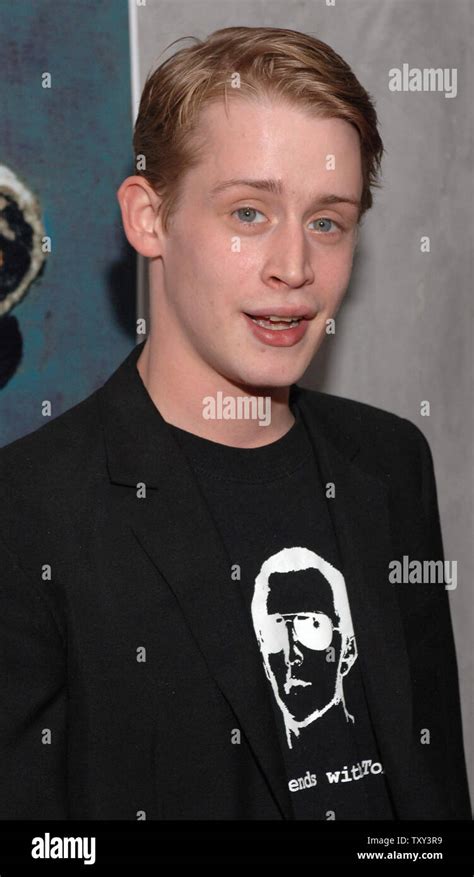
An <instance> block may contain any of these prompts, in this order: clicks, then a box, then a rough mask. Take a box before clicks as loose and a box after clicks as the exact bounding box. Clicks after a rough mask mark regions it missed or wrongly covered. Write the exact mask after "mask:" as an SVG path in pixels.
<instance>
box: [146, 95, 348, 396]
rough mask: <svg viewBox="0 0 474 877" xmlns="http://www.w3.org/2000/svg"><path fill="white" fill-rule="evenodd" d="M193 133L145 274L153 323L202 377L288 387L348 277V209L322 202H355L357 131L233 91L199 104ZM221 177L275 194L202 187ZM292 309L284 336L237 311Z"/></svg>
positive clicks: (321, 334) (305, 362)
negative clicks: (194, 143)
mask: <svg viewBox="0 0 474 877" xmlns="http://www.w3.org/2000/svg"><path fill="white" fill-rule="evenodd" d="M200 133H201V134H204V135H205V138H206V142H207V144H208V147H207V149H206V153H205V157H204V158H203V160H202V161H201V162H200V164H199V165H198V166H197V167H196V168H194V169H192V170H191V171H189V172H188V173H187V174H186V176H185V178H184V185H183V190H182V196H181V200H180V204H179V207H178V209H177V211H176V213H175V214H174V216H173V218H172V221H171V225H170V229H169V235H167V236H165V238H164V245H163V262H162V264H158V262H157V260H155V263H152V272H153V271H162V272H163V273H162V279H161V286H162V288H163V290H164V293H163V294H164V301H163V302H162V305H164V311H162V313H161V320H163V319H164V320H165V321H166V323H165V331H166V332H167V336H168V338H170V337H171V338H172V340H173V343H174V348H173V349H175V350H176V356H177V357H179V356H181V358H182V360H183V362H185V363H186V364H187V365H190V366H193V367H198V368H199V369H200V370H201V371H202V368H204V372H205V373H207V374H208V375H209V377H210V378H211V377H212V378H215V376H216V374H217V375H218V376H222V377H225V378H226V379H227V380H229V381H231V382H232V383H234V384H237V385H239V386H244V387H249V388H258V387H261V388H264V387H268V388H271V387H281V386H289V385H290V384H292V383H294V382H296V381H297V380H298V379H299V378H300V377H301V375H302V374H303V372H304V371H305V369H306V368H307V366H308V365H309V363H310V361H311V359H312V358H313V356H314V354H315V352H316V350H317V349H318V347H319V346H320V344H321V343H322V341H323V339H324V336H325V330H326V320H327V319H328V318H330V317H332V316H334V315H335V313H336V312H337V310H338V307H339V305H340V303H341V301H342V298H343V296H344V293H345V291H346V288H347V285H348V283H349V278H350V273H351V267H352V258H353V251H354V246H355V240H356V231H357V218H358V207H357V206H356V205H354V204H351V203H344V202H337V203H330V204H327V203H326V204H324V203H323V200H322V199H323V198H324V197H327V196H329V195H331V196H333V195H336V196H339V197H341V198H352V199H355V200H357V201H358V200H360V197H361V193H362V171H361V158H360V146H359V136H358V134H357V131H356V130H355V129H354V128H353V127H352V126H351V125H350V124H349V123H347V122H345V121H343V120H341V119H318V118H314V117H311V116H310V115H308V114H306V113H305V112H303V111H302V110H301V109H299V108H295V107H292V106H291V105H288V104H286V103H283V102H272V103H268V102H266V103H263V102H262V103H251V102H247V101H245V100H241V99H234V98H233V99H232V100H230V101H229V102H228V113H227V114H226V111H225V107H224V104H223V103H222V104H212V105H210V106H207V107H206V108H205V109H204V111H203V113H202V116H201V121H200ZM332 156H333V157H334V162H333V164H331V161H332V159H331V157H332ZM334 164H335V167H334ZM331 167H334V169H329V168H331ZM231 179H245V180H248V179H252V180H269V179H272V180H276V181H278V182H279V183H280V184H281V186H282V194H277V193H273V192H269V191H266V190H263V189H259V188H254V187H251V186H249V185H244V184H239V185H235V186H232V187H231V188H226V189H224V190H223V191H221V192H217V193H215V192H214V193H213V189H214V188H215V187H216V186H218V185H219V184H222V183H224V182H226V181H228V180H231ZM155 306H157V307H158V309H159V308H160V302H159V301H157V302H156V303H155ZM302 313H304V314H305V315H306V319H303V320H301V322H300V323H299V324H298V327H297V328H294V329H291V328H289V329H285V330H283V331H282V330H281V329H279V328H276V329H271V328H265V327H261V326H258V324H256V323H255V322H254V320H252V319H251V317H249V316H248V315H249V314H250V315H253V317H255V318H259V317H268V316H270V315H276V316H295V315H296V316H301V314H302ZM154 321H157V322H158V323H160V313H159V310H158V311H157V313H156V316H155V317H154ZM162 324H163V323H162ZM217 384H218V382H217Z"/></svg>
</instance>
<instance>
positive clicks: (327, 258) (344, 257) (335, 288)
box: [313, 247, 353, 304]
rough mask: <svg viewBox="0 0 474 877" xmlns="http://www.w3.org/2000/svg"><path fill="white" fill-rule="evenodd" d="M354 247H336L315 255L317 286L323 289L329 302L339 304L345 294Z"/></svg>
mask: <svg viewBox="0 0 474 877" xmlns="http://www.w3.org/2000/svg"><path fill="white" fill-rule="evenodd" d="M352 261H353V250H352V247H345V248H344V249H343V248H342V247H341V248H338V247H334V248H332V249H331V250H329V248H328V251H326V252H325V253H323V254H317V255H316V256H315V257H314V262H313V265H314V269H313V270H314V275H315V287H316V289H320V290H321V291H323V292H324V293H325V294H326V296H327V299H328V303H329V302H331V303H334V304H338V303H340V301H341V299H342V298H343V296H344V293H345V291H346V289H347V286H348V284H349V280H350V277H351V271H352Z"/></svg>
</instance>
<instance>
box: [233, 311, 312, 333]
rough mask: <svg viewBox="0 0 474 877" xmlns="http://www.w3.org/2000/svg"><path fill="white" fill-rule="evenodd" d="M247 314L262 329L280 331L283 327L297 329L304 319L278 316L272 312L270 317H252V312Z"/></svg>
mask: <svg viewBox="0 0 474 877" xmlns="http://www.w3.org/2000/svg"><path fill="white" fill-rule="evenodd" d="M246 316H247V317H249V318H250V319H251V320H252V321H253V322H254V323H256V324H257V326H261V327H262V329H271V330H272V331H273V332H278V331H281V330H282V329H296V327H297V326H299V324H300V323H301V320H302V319H303V317H278V316H275V315H272V314H270V315H269V316H268V317H267V316H262V317H252V315H251V314H246Z"/></svg>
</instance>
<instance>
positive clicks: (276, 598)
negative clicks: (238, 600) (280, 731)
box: [263, 569, 342, 721]
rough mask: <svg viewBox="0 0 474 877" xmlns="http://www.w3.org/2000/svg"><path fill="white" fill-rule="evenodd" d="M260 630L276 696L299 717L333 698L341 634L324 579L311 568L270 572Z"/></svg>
mask: <svg viewBox="0 0 474 877" xmlns="http://www.w3.org/2000/svg"><path fill="white" fill-rule="evenodd" d="M263 631H264V644H265V649H266V650H267V655H268V662H269V665H270V669H271V672H272V673H273V675H274V677H275V681H276V684H277V688H278V693H279V696H280V698H281V700H282V701H283V703H284V704H285V706H286V708H287V709H288V711H289V712H290V714H291V715H292V716H294V718H295V719H297V721H303V720H304V719H306V718H307V717H308V716H309V715H310V714H311V713H313V712H314V711H315V710H321V709H323V708H324V707H325V706H326V705H327V704H328V703H330V702H331V701H332V699H333V697H334V692H335V687H336V677H337V668H338V664H339V657H340V654H341V648H342V636H341V632H340V629H339V624H338V617H337V614H336V610H335V606H334V595H333V593H332V589H331V585H330V583H329V582H328V581H327V579H326V578H325V577H324V576H322V575H321V573H319V571H317V570H314V569H307V570H300V571H298V572H285V573H272V575H271V576H270V582H269V595H268V601H267V616H266V617H265V619H264V623H263ZM330 647H331V648H332V649H333V650H334V656H333V660H331V661H328V651H327V650H328V649H329V648H330Z"/></svg>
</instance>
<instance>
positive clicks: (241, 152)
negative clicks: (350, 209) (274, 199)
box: [198, 97, 362, 197]
mask: <svg viewBox="0 0 474 877" xmlns="http://www.w3.org/2000/svg"><path fill="white" fill-rule="evenodd" d="M198 131H199V134H200V135H201V136H203V137H204V141H205V143H206V145H208V147H209V148H208V149H206V150H205V157H204V158H203V162H202V164H201V171H202V176H203V177H204V176H206V179H207V180H208V181H209V183H213V184H216V183H218V182H219V181H220V180H224V179H228V178H231V177H239V176H240V177H248V176H252V177H258V176H262V177H269V176H272V177H277V178H279V179H280V180H281V181H282V183H283V188H284V192H285V194H291V193H292V191H295V193H296V191H298V192H301V191H307V189H308V185H309V182H310V180H313V179H314V180H315V183H318V184H319V185H321V183H322V182H325V183H326V184H327V186H328V187H330V186H331V187H332V188H334V184H337V183H341V184H342V185H343V186H344V188H346V189H347V187H348V186H350V187H351V190H352V192H353V194H354V195H355V196H357V197H358V196H360V193H361V190H362V169H361V155H360V141H359V135H358V132H357V130H356V129H355V128H354V126H353V125H351V124H350V123H349V122H346V121H345V120H343V119H327V118H318V117H316V116H313V115H310V113H309V112H308V111H307V110H305V109H304V108H301V107H297V106H294V105H292V104H289V103H288V102H286V101H282V100H272V101H270V100H268V99H267V100H247V99H242V98H235V97H232V98H230V99H229V100H228V102H227V109H226V106H225V104H224V101H223V100H222V101H219V102H217V103H212V104H210V105H208V106H206V107H205V108H204V109H203V110H202V112H201V114H200V118H199V123H198ZM331 156H334V161H333V162H331V160H330V157H331ZM328 159H329V164H328ZM249 171H251V173H249Z"/></svg>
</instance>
